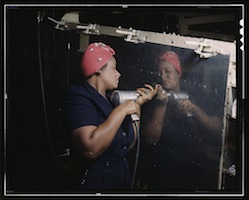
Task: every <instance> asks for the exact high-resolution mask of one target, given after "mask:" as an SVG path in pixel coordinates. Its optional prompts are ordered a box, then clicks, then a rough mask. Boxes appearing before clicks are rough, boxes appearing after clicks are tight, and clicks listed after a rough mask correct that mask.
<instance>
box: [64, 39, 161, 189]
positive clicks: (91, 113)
mask: <svg viewBox="0 0 249 200" xmlns="http://www.w3.org/2000/svg"><path fill="white" fill-rule="evenodd" d="M114 55H115V51H114V50H113V49H112V48H111V47H110V46H107V45H105V44H103V43H92V44H90V45H89V46H88V48H87V49H86V51H85V53H84V55H83V57H82V63H81V69H82V72H83V75H84V77H85V80H84V81H83V83H82V85H79V86H71V87H70V88H69V90H68V92H67V96H66V99H65V115H66V120H67V122H68V128H69V132H70V136H71V138H72V142H73V144H74V147H75V149H76V152H77V153H78V155H79V156H80V157H81V159H79V160H80V161H81V162H80V163H79V162H78V163H77V165H78V168H79V176H78V177H77V178H76V185H77V187H78V189H87V190H96V189H98V190H113V189H130V186H131V173H130V170H129V166H128V162H127V154H128V152H129V150H130V149H131V148H132V147H133V146H134V145H135V142H136V137H137V135H136V134H137V133H136V131H135V127H134V124H133V123H132V121H131V119H130V117H129V115H131V114H137V115H138V116H140V107H141V106H142V105H143V104H144V103H145V102H147V101H149V100H151V99H152V97H153V96H154V95H155V94H156V92H157V89H156V88H155V89H154V88H153V87H152V86H151V85H148V84H145V87H144V88H138V89H137V90H136V92H138V93H139V94H140V96H139V97H138V99H137V100H136V101H132V100H128V101H126V102H124V103H122V104H120V105H118V106H117V107H115V108H114V107H113V105H112V104H111V102H110V100H109V98H108V91H112V90H114V89H116V88H118V84H119V78H120V76H121V74H120V73H119V72H118V71H117V68H116V65H117V63H116V60H115V58H114Z"/></svg>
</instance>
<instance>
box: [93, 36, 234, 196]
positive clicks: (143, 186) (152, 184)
mask: <svg viewBox="0 0 249 200" xmlns="http://www.w3.org/2000/svg"><path fill="white" fill-rule="evenodd" d="M92 39H93V40H94V37H93V38H92ZM101 41H103V42H106V43H108V44H110V45H112V46H113V47H114V48H115V49H117V52H119V54H117V55H116V59H117V62H118V66H117V67H118V69H119V71H120V72H121V74H122V77H121V80H120V84H119V86H120V89H124V90H126V89H127V90H133V89H135V88H137V87H141V86H143V85H144V83H150V84H152V85H154V84H156V83H158V84H160V88H159V92H158V94H157V95H156V96H155V98H154V99H153V100H152V101H150V102H148V103H147V104H145V105H144V106H143V107H142V116H141V128H140V131H141V138H142V143H141V149H140V157H139V163H138V168H137V174H136V183H135V189H136V190H153V191H161V190H162V191H163V192H172V191H173V192H174V191H176V192H177V191H180V192H184V191H190V192H191V191H196V190H197V191H198V190H201V191H203V190H205V191H206V190H217V188H218V175H219V174H218V173H219V163H220V151H221V139H222V138H221V133H222V128H223V124H222V120H223V114H224V113H223V109H224V101H225V89H226V80H227V70H228V61H229V56H226V55H217V56H214V57H210V58H205V59H204V58H200V57H199V55H198V54H196V53H195V52H194V51H193V50H190V49H182V48H174V47H170V46H165V45H157V44H148V43H144V44H136V45H134V44H131V43H124V42H123V41H122V40H120V39H116V40H113V39H111V38H105V37H103V38H102V40H101ZM167 52H170V53H167ZM162 57H164V59H162ZM178 65H179V66H178ZM179 97H180V98H179Z"/></svg>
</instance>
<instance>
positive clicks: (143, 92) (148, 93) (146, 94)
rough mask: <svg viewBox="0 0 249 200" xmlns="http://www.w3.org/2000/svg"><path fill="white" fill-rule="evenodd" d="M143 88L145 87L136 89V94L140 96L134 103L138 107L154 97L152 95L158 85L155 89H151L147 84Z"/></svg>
mask: <svg viewBox="0 0 249 200" xmlns="http://www.w3.org/2000/svg"><path fill="white" fill-rule="evenodd" d="M144 86H145V87H144V88H138V89H137V90H136V92H137V93H139V94H140V96H139V97H138V99H137V100H136V103H137V104H138V105H139V106H141V105H143V104H144V103H146V102H147V101H150V100H151V99H152V98H153V97H154V95H155V94H156V93H157V90H158V85H156V86H155V88H153V87H152V86H151V85H149V84H144Z"/></svg>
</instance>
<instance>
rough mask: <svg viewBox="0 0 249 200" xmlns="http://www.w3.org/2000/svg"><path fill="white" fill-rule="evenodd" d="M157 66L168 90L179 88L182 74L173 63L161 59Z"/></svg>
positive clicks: (162, 82)
mask: <svg viewBox="0 0 249 200" xmlns="http://www.w3.org/2000/svg"><path fill="white" fill-rule="evenodd" d="M157 67H158V68H157V69H158V76H159V77H160V79H161V84H162V87H163V88H164V89H165V90H166V91H175V90H179V88H180V74H179V73H178V72H177V71H176V69H175V67H174V66H173V65H172V64H171V63H169V62H167V61H164V60H162V61H160V62H159V63H158V66H157Z"/></svg>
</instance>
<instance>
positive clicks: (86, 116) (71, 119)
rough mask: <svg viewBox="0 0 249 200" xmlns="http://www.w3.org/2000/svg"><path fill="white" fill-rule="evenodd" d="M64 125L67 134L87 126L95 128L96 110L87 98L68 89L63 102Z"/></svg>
mask: <svg viewBox="0 0 249 200" xmlns="http://www.w3.org/2000/svg"><path fill="white" fill-rule="evenodd" d="M64 115H65V123H66V126H67V129H68V131H69V132H72V131H73V130H75V129H77V128H79V127H82V126H87V125H94V126H97V110H96V107H95V106H94V104H93V102H92V101H91V99H90V98H89V97H86V96H85V95H84V94H83V93H81V92H79V91H77V90H75V89H73V88H70V89H69V92H68V94H67V96H66V98H65V101H64Z"/></svg>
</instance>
